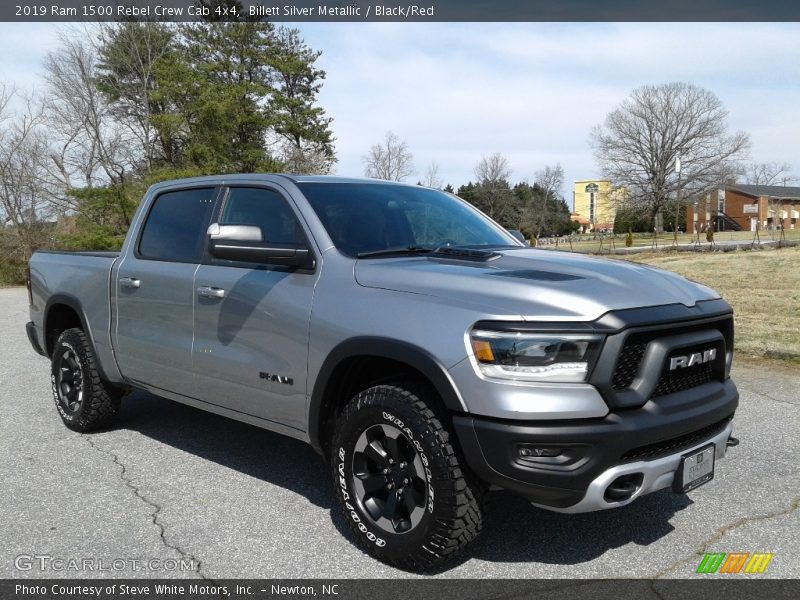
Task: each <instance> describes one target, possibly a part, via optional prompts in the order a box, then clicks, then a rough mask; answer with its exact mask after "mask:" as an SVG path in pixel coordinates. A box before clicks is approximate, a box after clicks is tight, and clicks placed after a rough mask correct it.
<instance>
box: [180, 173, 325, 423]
mask: <svg viewBox="0 0 800 600" xmlns="http://www.w3.org/2000/svg"><path fill="white" fill-rule="evenodd" d="M217 221H218V222H219V223H220V224H223V225H225V224H228V225H255V226H258V227H260V228H261V231H262V235H263V239H264V241H266V242H274V243H282V244H295V243H299V244H304V245H308V247H309V248H311V245H310V244H309V242H310V239H309V237H308V236H307V235H306V233H305V231H304V229H303V227H302V225H301V220H300V218H299V214H298V213H297V211H296V209H295V208H294V205H293V203H292V202H291V200H290V199H289V198H287V197H286V196H285V195H284V194H283V192H282V190H280V189H279V188H278V187H277V186H276V187H268V186H263V187H249V186H232V187H230V188H229V189H227V190H226V191H225V194H224V199H223V201H222V203H221V207H220V210H219V217H218V218H217ZM318 273H319V267H317V269H316V270H314V271H308V270H299V271H292V270H289V269H288V268H286V267H278V266H266V265H258V264H252V263H238V262H235V261H228V260H218V259H210V261H209V264H203V265H201V266H200V267H199V268H198V270H197V274H196V276H195V288H196V289H195V298H194V314H195V345H194V369H195V377H196V381H197V393H198V398H199V399H201V400H204V401H206V402H211V403H214V404H219V405H222V406H225V407H226V408H230V409H233V410H236V411H238V412H242V413H246V414H249V415H254V416H257V417H260V418H262V419H267V420H270V421H273V422H276V423H280V424H283V425H287V426H289V427H292V428H294V429H299V430H305V428H306V427H305V405H306V397H305V390H306V367H307V362H308V328H309V320H310V317H311V302H312V298H313V293H314V285H315V283H316V280H317V277H318Z"/></svg>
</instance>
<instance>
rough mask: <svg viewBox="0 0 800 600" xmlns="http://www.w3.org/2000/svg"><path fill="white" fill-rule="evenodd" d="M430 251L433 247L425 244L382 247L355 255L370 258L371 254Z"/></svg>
mask: <svg viewBox="0 0 800 600" xmlns="http://www.w3.org/2000/svg"><path fill="white" fill-rule="evenodd" d="M430 252H433V248H426V247H425V246H404V247H401V248H383V249H382V250H370V251H369V252H359V253H358V254H356V256H357V257H358V258H370V257H373V256H392V255H404V254H405V255H413V254H428V253H430Z"/></svg>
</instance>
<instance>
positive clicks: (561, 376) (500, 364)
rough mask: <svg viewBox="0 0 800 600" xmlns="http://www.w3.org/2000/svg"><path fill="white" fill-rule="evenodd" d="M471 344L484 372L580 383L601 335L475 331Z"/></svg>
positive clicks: (516, 378) (501, 376) (517, 378)
mask: <svg viewBox="0 0 800 600" xmlns="http://www.w3.org/2000/svg"><path fill="white" fill-rule="evenodd" d="M470 343H471V344H472V351H473V353H474V355H475V360H476V362H477V364H478V368H479V369H480V371H481V373H483V374H484V375H485V376H486V377H493V378H495V379H507V380H513V381H541V382H554V383H581V382H584V381H586V379H587V377H588V376H589V370H590V369H591V367H592V365H593V364H594V361H595V359H596V358H597V355H598V353H599V351H600V344H601V343H602V336H600V335H586V334H568V333H565V334H548V333H521V332H501V331H484V330H479V329H476V330H473V331H472V333H470Z"/></svg>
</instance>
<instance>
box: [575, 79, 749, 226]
mask: <svg viewBox="0 0 800 600" xmlns="http://www.w3.org/2000/svg"><path fill="white" fill-rule="evenodd" d="M727 116H728V113H727V111H726V110H725V108H724V107H723V105H722V102H721V101H720V100H719V98H717V96H716V95H714V94H713V93H712V92H710V91H709V90H706V89H703V88H700V87H697V86H694V85H692V84H690V83H666V84H661V85H648V86H643V87H640V88H637V89H635V90H633V92H631V94H630V96H629V97H628V98H627V99H625V100H624V101H623V102H622V103H621V104H620V106H618V107H617V108H616V109H614V110H613V111H611V112H610V113H609V114H608V116H607V117H606V119H605V122H604V123H603V124H602V125H598V126H596V127H595V128H594V129H593V130H592V133H591V136H590V143H591V145H592V148H593V150H594V154H595V158H596V159H597V162H598V164H599V165H600V169H601V171H602V172H603V175H604V176H606V177H607V178H609V179H611V181H613V182H614V184H615V185H617V186H624V187H625V188H627V191H628V196H629V199H630V200H631V202H634V203H636V204H638V205H640V206H643V207H644V208H646V209H647V210H648V212H649V213H650V215H651V217H655V215H656V214H657V213H658V212H659V211H661V209H662V208H663V207H664V205H665V204H666V203H667V201H668V200H669V199H670V198H672V197H674V196H675V195H677V191H678V187H679V183H678V178H677V173H676V169H675V165H676V160H680V161H681V181H680V187H681V188H682V191H683V194H682V195H683V197H691V196H693V195H697V194H699V193H700V192H702V191H705V190H707V189H708V188H709V187H711V186H713V185H718V183H719V174H720V173H721V172H724V171H726V170H727V169H726V165H727V164H729V163H734V162H736V161H737V160H739V159H741V158H742V157H743V156H744V155H745V154H746V153H747V151H748V149H749V146H750V139H749V137H748V135H747V134H746V133H743V132H737V133H734V134H732V135H728V134H727V124H726V121H727Z"/></svg>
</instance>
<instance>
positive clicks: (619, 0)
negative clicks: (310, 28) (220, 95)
mask: <svg viewBox="0 0 800 600" xmlns="http://www.w3.org/2000/svg"><path fill="white" fill-rule="evenodd" d="M403 2H411V3H403ZM206 3H208V2H206ZM211 4H214V3H213V2H211ZM199 5H200V3H199V2H196V1H195V0H3V1H2V2H0V21H5V22H15V21H16V22H95V21H126V20H132V19H136V20H148V21H194V20H200V19H203V18H212V19H215V20H228V21H235V20H238V19H245V18H246V19H265V20H269V21H275V22H282V21H289V22H311V21H317V22H325V21H328V22H339V21H340V22H386V21H397V22H459V21H460V22H515V21H516V22H537V21H538V22H570V21H571V22H604V21H614V22H637V21H638V22H653V21H665V22H704V21H705V22H749V21H773V22H774V21H800V2H797V0H400V1H399V2H398V1H397V0H395V1H394V2H393V1H392V0H386V2H375V1H374V0H366V1H365V0H352V1H349V2H347V1H335V0H333V1H332V0H327V1H326V0H313V1H310V0H295V1H287V0H241V1H240V2H239V5H240V7H241V8H238V9H236V10H230V9H228V10H227V11H226V9H224V8H222V9H213V8H212V9H211V11H210V12H207V11H204V10H203V9H201V8H200V7H199Z"/></svg>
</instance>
